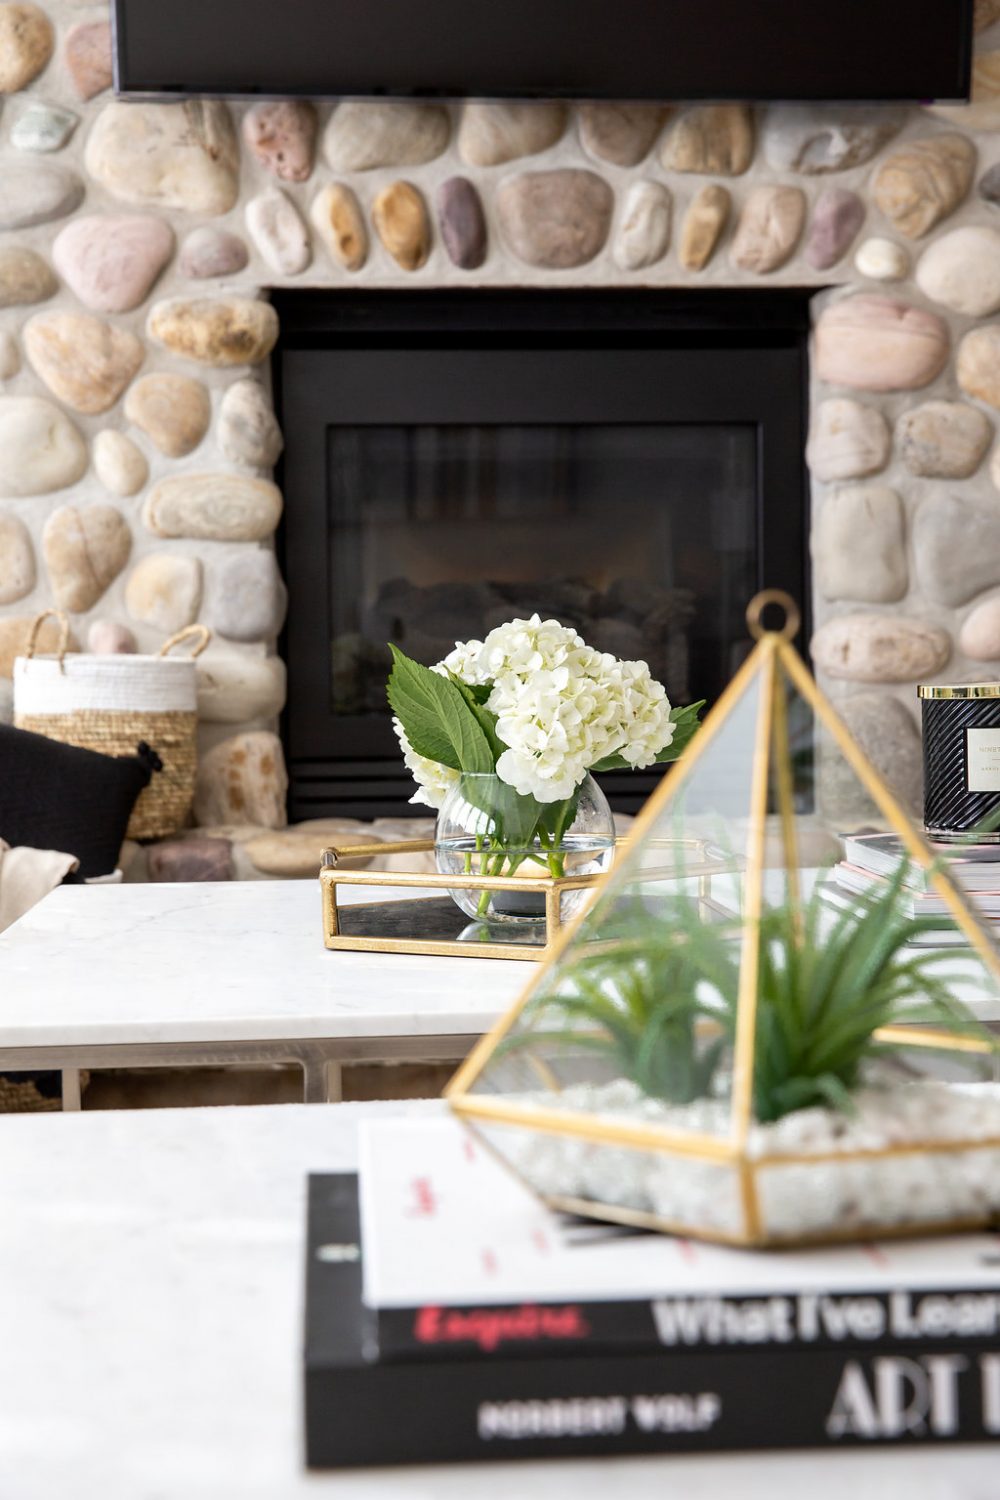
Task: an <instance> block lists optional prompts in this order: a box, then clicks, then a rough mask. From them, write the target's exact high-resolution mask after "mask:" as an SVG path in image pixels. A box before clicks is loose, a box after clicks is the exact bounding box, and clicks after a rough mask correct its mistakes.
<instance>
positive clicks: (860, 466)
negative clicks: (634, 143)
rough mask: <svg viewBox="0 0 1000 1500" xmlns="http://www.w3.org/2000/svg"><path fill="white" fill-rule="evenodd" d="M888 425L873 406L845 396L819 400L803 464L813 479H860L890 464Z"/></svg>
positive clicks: (890, 443) (890, 444) (890, 442)
mask: <svg viewBox="0 0 1000 1500" xmlns="http://www.w3.org/2000/svg"><path fill="white" fill-rule="evenodd" d="M891 446H892V440H891V438H890V435H889V424H888V423H887V422H886V420H885V418H884V417H883V415H882V413H881V412H880V411H878V410H877V409H876V408H875V407H874V406H864V405H863V404H862V403H861V402H860V401H852V400H850V398H849V397H847V396H836V397H833V398H831V399H830V400H828V401H821V402H820V404H819V406H818V407H817V408H816V413H815V415H814V417H813V425H812V431H811V432H810V434H809V443H808V445H807V447H806V462H807V463H808V465H809V468H810V470H811V471H812V474H813V476H814V477H815V478H816V479H821V480H823V481H825V482H828V481H830V480H837V479H860V478H862V477H863V476H864V475H866V474H877V473H878V472H879V471H880V470H881V469H884V468H885V466H886V464H887V463H888V462H889V452H890V449H891Z"/></svg>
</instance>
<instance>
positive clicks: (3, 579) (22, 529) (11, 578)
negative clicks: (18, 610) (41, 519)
mask: <svg viewBox="0 0 1000 1500" xmlns="http://www.w3.org/2000/svg"><path fill="white" fill-rule="evenodd" d="M34 587H35V549H34V547H33V546H32V545H31V535H30V533H29V531H28V528H27V526H25V524H24V522H23V521H22V520H21V518H20V516H15V515H14V513H13V512H12V511H9V510H2V511H0V604H15V603H16V602H17V600H18V599H23V598H24V596H25V594H30V593H31V590H32V589H33V588H34Z"/></svg>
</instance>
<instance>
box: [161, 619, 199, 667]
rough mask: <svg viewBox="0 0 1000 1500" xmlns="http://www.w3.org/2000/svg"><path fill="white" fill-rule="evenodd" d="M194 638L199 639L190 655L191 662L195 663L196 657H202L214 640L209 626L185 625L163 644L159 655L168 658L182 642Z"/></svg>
mask: <svg viewBox="0 0 1000 1500" xmlns="http://www.w3.org/2000/svg"><path fill="white" fill-rule="evenodd" d="M193 636H197V637H198V640H197V644H196V645H194V646H192V648H191V653H190V655H191V660H192V661H194V659H195V657H196V656H200V655H201V653H202V652H203V651H204V649H205V647H206V646H207V645H208V643H209V641H210V640H211V639H212V632H211V631H210V630H209V628H208V626H207V625H185V627H184V629H183V630H178V632H177V634H176V635H172V636H170V638H169V639H168V640H165V641H164V642H163V645H162V646H161V647H160V649H159V651H158V652H157V655H158V656H166V655H167V654H168V653H169V652H171V651H172V650H173V648H174V647H175V646H179V645H180V644H181V641H187V640H190V639H191V638H192V637H193Z"/></svg>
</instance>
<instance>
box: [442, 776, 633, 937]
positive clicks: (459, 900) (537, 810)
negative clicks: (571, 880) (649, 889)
mask: <svg viewBox="0 0 1000 1500" xmlns="http://www.w3.org/2000/svg"><path fill="white" fill-rule="evenodd" d="M614 843H615V824H614V817H613V815H612V812H611V808H610V807H609V806H608V801H607V798H606V797H605V795H604V793H603V792H602V791H601V789H600V787H599V786H598V785H597V782H596V781H594V779H593V777H592V776H586V777H585V778H584V780H583V781H582V782H581V783H580V785H579V786H578V787H577V789H576V792H575V793H574V795H573V796H572V797H570V798H569V799H568V800H567V801H565V802H536V801H535V799H534V798H533V797H522V796H519V795H518V793H517V792H515V791H514V788H513V787H511V786H508V785H507V783H506V782H505V781H501V780H500V777H499V776H494V775H481V774H475V775H473V774H471V773H470V774H465V775H462V776H461V777H460V778H459V780H458V782H457V783H456V784H455V786H454V787H453V788H452V790H451V792H450V793H449V794H448V797H447V799H446V801H445V802H444V804H443V806H442V808H441V810H440V812H439V813H438V819H437V828H436V830H435V834H434V853H435V858H436V861H437V868H438V870H439V871H440V873H441V874H442V875H500V876H510V877H514V878H517V877H520V878H522V879H524V878H529V879H530V878H531V877H535V878H536V879H537V878H538V877H539V876H548V875H551V876H556V877H559V876H563V875H598V874H600V873H601V872H602V871H603V870H606V869H607V868H608V866H609V865H610V863H611V858H612V854H613V851H614ZM589 894H590V893H589V891H588V890H587V889H586V888H585V889H583V890H579V891H564V892H563V895H562V906H561V916H562V920H563V921H567V920H568V919H569V918H570V917H571V916H572V915H573V914H574V913H575V912H576V911H577V910H579V908H580V907H581V906H582V905H583V904H584V903H585V902H586V900H587V898H588V895H589ZM451 896H452V899H453V900H454V902H455V903H456V905H457V906H458V907H459V908H460V909H461V910H462V911H463V912H465V914H466V915H467V916H469V917H472V918H474V919H476V920H477V921H480V922H489V923H490V924H491V925H492V924H494V923H506V922H537V923H544V921H545V897H544V894H543V893H541V892H539V891H517V890H510V889H506V890H498V891H488V890H487V891H477V890H465V889H462V888H460V887H456V888H455V889H454V890H453V891H452V892H451Z"/></svg>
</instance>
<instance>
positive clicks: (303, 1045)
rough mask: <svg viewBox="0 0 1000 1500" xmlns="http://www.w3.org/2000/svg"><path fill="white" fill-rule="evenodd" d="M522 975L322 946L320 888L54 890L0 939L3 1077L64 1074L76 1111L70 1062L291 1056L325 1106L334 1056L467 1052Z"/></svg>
mask: <svg viewBox="0 0 1000 1500" xmlns="http://www.w3.org/2000/svg"><path fill="white" fill-rule="evenodd" d="M389 894H390V893H389V892H388V891H386V890H385V889H384V888H380V889H378V890H373V889H372V888H370V887H369V888H367V889H366V890H365V891H364V892H361V891H347V892H346V893H342V897H341V899H342V900H345V901H349V900H352V899H356V898H358V897H359V896H360V897H362V898H363V899H364V900H367V901H370V900H372V899H378V898H379V897H380V896H382V897H384V896H387V895H389ZM413 894H414V895H419V894H420V893H418V892H414V893H413ZM428 894H429V893H428ZM529 977H530V965H528V964H526V963H516V962H509V961H506V962H505V961H501V960H497V959H484V958H476V959H464V958H429V957H424V956H417V955H408V954H394V953H387V954H382V953H347V952H329V951H327V949H325V948H324V946H323V937H322V924H321V916H320V890H319V883H318V881H311V880H301V881H298V880H296V881H245V882H244V881H240V882H233V883H228V882H227V883H219V884H204V885H201V884H192V885H183V884H176V885H171V884H165V885H124V886H89V887H88V886H61V887H60V888H59V889H58V890H55V891H53V892H52V893H51V895H49V896H47V897H46V898H45V900H44V901H42V902H40V903H39V905H38V906H36V907H34V908H33V909H32V910H31V911H30V912H28V914H27V915H26V916H24V917H22V919H21V920H20V921H19V922H17V923H15V924H14V926H13V927H11V928H9V929H8V931H7V932H6V933H4V934H3V936H0V1069H4V1070H15V1069H19V1068H24V1069H43V1068H52V1069H61V1070H62V1071H63V1079H64V1089H63V1103H64V1108H67V1107H68V1108H73V1107H77V1108H78V1107H79V1069H80V1068H90V1069H94V1068H102V1067H105V1068H110V1067H140V1068H141V1067H169V1066H171V1065H176V1066H186V1067H190V1066H197V1065H210V1064H211V1065H219V1064H230V1063H254V1062H257V1063H260V1062H292V1063H297V1064H298V1065H299V1066H300V1067H301V1068H302V1072H303V1076H304V1097H305V1099H306V1101H307V1102H309V1103H316V1102H323V1101H327V1100H331V1099H339V1098H340V1067H341V1064H343V1063H345V1062H370V1061H377V1062H404V1061H406V1062H412V1061H420V1062H451V1061H457V1060H458V1059H460V1058H462V1057H464V1056H465V1054H466V1052H467V1051H468V1049H469V1047H470V1045H471V1044H472V1042H473V1041H474V1040H475V1039H476V1038H477V1037H478V1036H479V1035H480V1034H481V1032H482V1031H484V1030H485V1029H486V1028H487V1027H489V1026H490V1025H491V1024H492V1023H493V1021H495V1020H496V1018H497V1017H498V1016H499V1015H500V1014H501V1013H502V1012H503V1011H504V1010H505V1009H506V1007H507V1006H508V1005H509V1004H510V1003H511V1001H512V1000H514V999H515V998H516V997H517V995H518V994H519V993H520V991H521V989H522V988H523V986H524V985H525V984H526V982H527V980H528V978H529Z"/></svg>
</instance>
